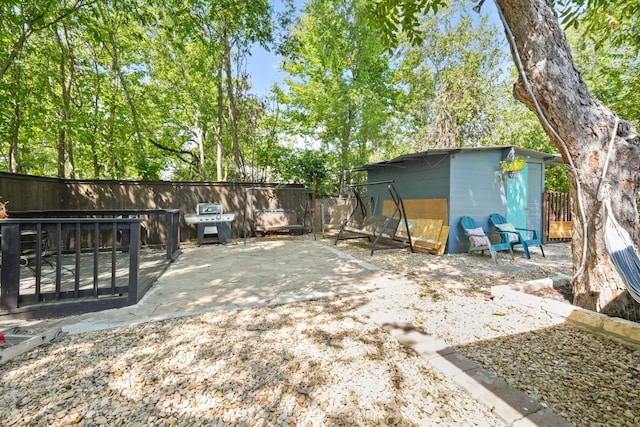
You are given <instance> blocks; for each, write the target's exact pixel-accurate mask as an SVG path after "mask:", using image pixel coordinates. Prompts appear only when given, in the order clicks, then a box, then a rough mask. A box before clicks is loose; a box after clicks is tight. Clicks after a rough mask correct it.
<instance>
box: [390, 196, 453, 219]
mask: <svg viewBox="0 0 640 427" xmlns="http://www.w3.org/2000/svg"><path fill="white" fill-rule="evenodd" d="M394 209H395V205H394V203H393V201H392V200H385V201H384V202H383V204H382V215H385V216H389V215H391V214H392V213H393V210H394ZM404 209H405V211H406V213H407V218H409V219H418V218H429V219H439V220H442V224H443V225H449V213H448V205H447V199H407V200H404Z"/></svg>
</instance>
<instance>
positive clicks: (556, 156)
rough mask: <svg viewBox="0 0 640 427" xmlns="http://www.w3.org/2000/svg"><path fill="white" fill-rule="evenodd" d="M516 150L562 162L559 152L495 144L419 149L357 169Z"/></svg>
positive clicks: (549, 162)
mask: <svg viewBox="0 0 640 427" xmlns="http://www.w3.org/2000/svg"><path fill="white" fill-rule="evenodd" d="M512 148H513V149H514V150H515V153H516V155H517V156H520V157H529V158H531V157H532V158H535V159H542V160H543V161H544V163H545V164H562V163H563V162H562V157H561V156H560V155H559V154H550V153H544V152H542V151H536V150H530V149H528V148H522V147H516V146H515V145H494V146H487V147H463V148H462V147H461V148H432V149H429V150H426V151H419V152H416V153H410V154H403V155H402V156H398V157H396V158H394V159H391V160H382V161H379V162H374V163H368V164H366V165H364V166H360V167H359V168H356V169H355V170H356V171H357V170H369V169H375V168H378V167H384V166H390V165H394V164H397V163H403V162H406V161H410V160H419V159H423V158H425V157H430V156H438V155H443V154H444V155H451V154H457V153H465V152H474V151H475V152H477V151H505V152H507V151H509V150H511V149H512Z"/></svg>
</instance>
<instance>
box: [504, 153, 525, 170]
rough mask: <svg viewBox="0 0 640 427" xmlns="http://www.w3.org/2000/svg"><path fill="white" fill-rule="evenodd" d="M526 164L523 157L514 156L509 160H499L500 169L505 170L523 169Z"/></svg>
mask: <svg viewBox="0 0 640 427" xmlns="http://www.w3.org/2000/svg"><path fill="white" fill-rule="evenodd" d="M526 165H527V161H526V160H525V159H523V158H522V157H516V158H514V159H513V160H511V161H507V160H502V161H501V162H500V170H503V171H505V172H517V171H521V170H522V169H524V167H525V166H526Z"/></svg>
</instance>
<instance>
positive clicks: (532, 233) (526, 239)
mask: <svg viewBox="0 0 640 427" xmlns="http://www.w3.org/2000/svg"><path fill="white" fill-rule="evenodd" d="M489 221H491V223H492V224H493V226H494V227H495V228H496V229H498V230H500V231H504V232H507V233H509V234H510V235H511V236H513V235H516V236H517V237H518V238H517V239H509V240H510V242H511V246H512V247H516V246H522V250H523V251H524V256H525V257H527V259H529V258H531V254H530V253H529V246H540V252H542V257H543V258H546V257H545V255H544V248H543V247H542V240H540V233H538V230H534V229H532V228H520V227H513V226H511V227H508V228H513V230H514V231H511V230H505V229H504V227H505V224H509V225H510V223H509V222H508V221H507V219H506V218H505V217H503V216H502V215H500V214H498V213H493V214H491V215H489Z"/></svg>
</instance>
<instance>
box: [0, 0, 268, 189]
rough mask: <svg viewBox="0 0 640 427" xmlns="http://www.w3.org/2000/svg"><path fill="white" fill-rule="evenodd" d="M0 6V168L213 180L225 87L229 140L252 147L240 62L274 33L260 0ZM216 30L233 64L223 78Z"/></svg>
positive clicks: (254, 118)
mask: <svg viewBox="0 0 640 427" xmlns="http://www.w3.org/2000/svg"><path fill="white" fill-rule="evenodd" d="M0 12H2V14H1V15H0V29H2V31H0V65H1V66H2V69H0V71H1V72H0V158H1V159H2V166H0V169H3V170H8V171H12V172H22V173H31V174H36V175H58V176H62V177H78V178H111V179H119V178H135V179H155V178H158V177H161V176H162V177H170V176H171V174H172V173H175V174H176V175H175V176H178V177H181V178H183V179H202V178H204V179H207V178H211V177H213V175H214V174H213V173H212V172H211V170H216V169H219V170H226V169H227V168H228V167H229V164H230V162H229V158H230V156H231V147H230V138H229V122H230V121H229V111H230V108H229V106H230V101H229V100H228V99H227V94H228V93H229V92H231V93H233V94H234V95H235V97H234V108H235V109H234V112H235V113H236V117H237V130H238V135H239V142H240V147H239V149H240V150H242V151H243V152H244V151H245V150H246V151H250V150H252V147H253V141H255V140H256V139H257V135H258V134H259V133H260V129H258V128H257V124H258V123H260V118H261V116H262V115H263V114H264V110H263V108H262V107H261V103H260V102H258V100H256V99H255V97H251V96H248V94H247V92H248V91H249V89H250V88H249V86H248V84H247V76H246V75H245V74H244V71H243V68H242V67H243V64H244V62H245V58H246V56H247V55H248V51H249V49H250V47H251V46H252V45H253V44H254V43H258V44H261V45H264V46H268V45H269V44H270V43H271V42H272V33H273V24H272V20H271V7H270V5H269V2H268V1H267V0H259V1H256V0H225V1H217V2H205V1H201V0H189V1H186V2H174V1H170V0H163V1H159V2H158V1H155V0H143V1H140V2H124V1H120V0H117V1H114V2H95V1H91V0H75V1H66V0H64V1H61V2H36V1H21V2H10V3H3V4H2V5H0ZM223 24H224V25H223ZM223 31H224V32H225V34H226V35H227V37H228V39H229V40H231V45H232V49H233V51H231V52H229V55H230V56H231V60H232V61H233V64H232V69H233V70H236V74H235V75H234V76H233V78H232V79H230V80H225V81H222V74H221V73H222V71H221V68H220V64H221V61H222V59H221V58H222V55H223V47H222V44H221V38H222V34H223ZM229 82H230V83H229ZM227 84H229V86H233V87H231V90H230V91H227V90H226V89H227V87H226V85H227ZM219 87H222V91H221V93H222V96H221V97H220V102H219V103H218V102H217V101H218V99H217V97H218V96H217V95H218V93H219V92H218V88H219ZM218 148H219V149H220V152H221V153H222V159H221V160H220V161H218V159H217V151H218ZM243 154H244V153H243Z"/></svg>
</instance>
